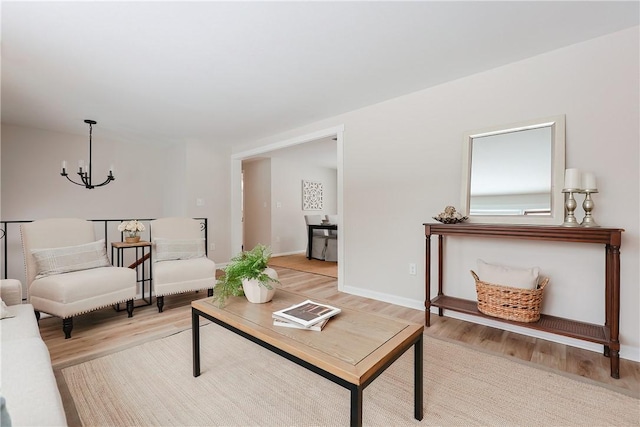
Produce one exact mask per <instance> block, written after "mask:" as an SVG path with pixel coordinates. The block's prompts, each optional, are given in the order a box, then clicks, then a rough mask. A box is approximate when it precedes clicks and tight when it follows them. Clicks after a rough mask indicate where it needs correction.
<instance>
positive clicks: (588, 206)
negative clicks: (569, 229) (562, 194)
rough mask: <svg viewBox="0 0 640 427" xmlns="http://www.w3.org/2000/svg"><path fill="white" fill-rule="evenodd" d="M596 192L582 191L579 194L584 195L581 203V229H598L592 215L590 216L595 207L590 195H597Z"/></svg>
mask: <svg viewBox="0 0 640 427" xmlns="http://www.w3.org/2000/svg"><path fill="white" fill-rule="evenodd" d="M597 192H598V190H583V191H581V193H584V194H585V196H584V202H582V209H584V218H583V219H582V222H581V223H580V225H581V226H583V227H600V226H599V225H598V224H597V223H596V220H595V219H593V215H591V211H592V210H593V208H594V207H595V204H594V203H593V200H592V199H591V193H597Z"/></svg>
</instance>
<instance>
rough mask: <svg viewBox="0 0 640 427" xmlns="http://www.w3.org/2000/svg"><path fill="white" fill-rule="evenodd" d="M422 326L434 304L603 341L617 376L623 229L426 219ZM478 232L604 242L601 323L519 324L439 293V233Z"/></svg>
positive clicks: (555, 320)
mask: <svg viewBox="0 0 640 427" xmlns="http://www.w3.org/2000/svg"><path fill="white" fill-rule="evenodd" d="M424 227H425V230H424V234H425V308H426V312H425V326H427V327H428V326H430V309H431V307H432V306H434V307H438V314H439V315H440V316H442V314H443V310H444V309H446V310H453V311H458V312H462V313H466V314H472V315H476V316H482V317H486V318H489V319H494V320H497V321H500V322H507V323H512V324H515V325H518V326H522V327H526V328H533V329H538V330H541V331H544V332H549V333H554V334H558V335H564V336H567V337H571V338H576V339H580V340H584V341H590V342H594V343H598V344H602V345H604V355H605V356H607V357H609V358H610V362H611V376H612V377H613V378H620V354H619V352H620V342H619V340H618V336H619V323H620V241H621V239H622V232H623V231H624V230H622V229H619V228H604V227H592V228H585V227H561V226H541V225H494V224H471V223H462V224H435V223H433V224H432V223H425V224H424ZM432 235H437V236H438V261H437V262H438V295H437V296H436V297H435V298H433V299H432V298H431V265H432V259H431V252H432V251H431V236H432ZM445 236H452V237H454V236H455V237H479V238H498V239H520V240H545V241H552V242H577V243H593V244H602V245H604V247H605V294H604V304H605V323H604V325H594V324H591V323H585V322H579V321H575V320H570V319H565V318H560V317H554V316H548V315H545V314H542V315H541V318H540V320H539V321H537V322H533V323H521V322H512V321H508V320H503V319H498V318H495V317H490V316H486V315H484V314H482V313H480V312H479V311H478V308H477V302H476V301H472V300H465V299H461V298H455V297H451V296H447V295H445V294H444V286H443V266H444V237H445Z"/></svg>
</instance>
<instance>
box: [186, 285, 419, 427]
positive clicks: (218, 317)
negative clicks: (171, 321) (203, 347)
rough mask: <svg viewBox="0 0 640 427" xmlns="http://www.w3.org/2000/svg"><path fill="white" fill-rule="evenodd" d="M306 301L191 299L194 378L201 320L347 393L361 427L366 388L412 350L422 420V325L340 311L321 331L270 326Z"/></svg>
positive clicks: (288, 295) (284, 295)
mask: <svg viewBox="0 0 640 427" xmlns="http://www.w3.org/2000/svg"><path fill="white" fill-rule="evenodd" d="M306 299H307V297H306V296H304V295H301V294H296V293H293V292H288V291H285V290H283V289H278V290H277V292H276V294H275V296H274V298H273V300H272V301H271V302H269V303H266V304H253V303H250V302H248V301H247V299H246V298H244V297H232V298H229V299H228V300H227V304H226V305H225V306H224V307H223V308H219V307H218V306H217V305H216V303H214V302H213V300H212V298H205V299H202V300H198V301H193V302H192V303H191V314H192V325H193V338H192V339H193V376H194V377H197V376H199V375H200V319H199V318H200V317H204V318H206V319H209V320H211V321H212V322H215V323H217V324H219V325H221V326H223V327H225V328H226V329H229V330H231V331H233V332H235V333H237V334H239V335H241V336H243V337H245V338H247V339H248V340H250V341H253V342H255V343H257V344H259V345H261V346H262V347H265V348H267V349H269V350H271V351H273V352H274V353H276V354H279V355H280V356H283V357H285V358H286V359H288V360H291V361H293V362H295V363H297V364H298V365H300V366H303V367H305V368H307V369H309V370H310V371H313V372H315V373H317V374H319V375H321V376H323V377H325V378H327V379H329V380H331V381H333V382H334V383H336V384H339V385H341V386H342V387H345V388H347V389H349V390H350V391H351V425H352V426H361V425H362V391H363V390H364V388H365V387H367V386H368V385H369V384H371V382H372V381H373V380H374V379H376V378H377V377H378V375H380V374H381V373H382V372H383V371H384V370H385V369H386V368H388V367H389V366H390V365H391V364H392V363H393V362H394V361H396V360H397V359H398V358H399V357H400V356H402V354H404V352H405V351H407V350H408V349H409V348H411V347H414V405H415V408H414V416H415V418H416V419H417V420H422V417H423V407H422V396H423V382H422V369H423V367H422V365H423V361H422V343H423V338H422V333H423V331H424V326H423V325H417V324H413V323H408V322H404V321H402V320H398V319H393V318H389V317H383V316H379V315H373V314H369V313H364V312H361V311H358V310H352V309H348V308H344V307H340V308H341V309H342V312H341V313H340V314H338V315H337V316H335V317H333V318H331V319H330V320H329V322H328V323H327V325H326V326H325V327H324V329H323V330H322V331H320V332H316V331H302V330H298V329H293V328H283V327H278V326H273V319H272V317H271V313H273V312H274V311H277V310H280V309H283V308H286V307H289V306H290V305H293V304H296V303H299V302H302V301H304V300H306ZM312 299H313V298H312ZM313 300H314V301H317V302H326V303H328V304H330V305H334V306H335V304H334V303H332V302H329V301H323V300H319V299H313Z"/></svg>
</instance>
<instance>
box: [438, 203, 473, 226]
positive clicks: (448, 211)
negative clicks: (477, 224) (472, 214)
mask: <svg viewBox="0 0 640 427" xmlns="http://www.w3.org/2000/svg"><path fill="white" fill-rule="evenodd" d="M432 218H433V219H435V220H436V221H439V222H441V223H443V224H458V223H460V222H464V221H466V220H468V219H469V217H468V216H462V215H461V214H460V212H456V208H454V207H453V206H447V207H446V208H444V212H440V213H439V214H438V216H434V217H432Z"/></svg>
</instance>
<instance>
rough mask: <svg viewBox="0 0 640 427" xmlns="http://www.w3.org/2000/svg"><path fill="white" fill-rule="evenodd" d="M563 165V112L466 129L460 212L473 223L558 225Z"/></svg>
mask: <svg viewBox="0 0 640 427" xmlns="http://www.w3.org/2000/svg"><path fill="white" fill-rule="evenodd" d="M564 169H565V117H564V115H561V116H554V117H547V118H543V119H536V120H528V121H524V122H519V123H512V124H509V125H505V126H494V127H492V128H487V129H482V130H478V131H473V132H468V133H466V134H465V137H464V149H463V162H462V209H461V213H462V214H463V215H466V216H468V217H469V222H476V223H508V224H548V225H554V224H555V225H560V224H562V222H563V220H564V195H563V193H562V186H563V182H564Z"/></svg>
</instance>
